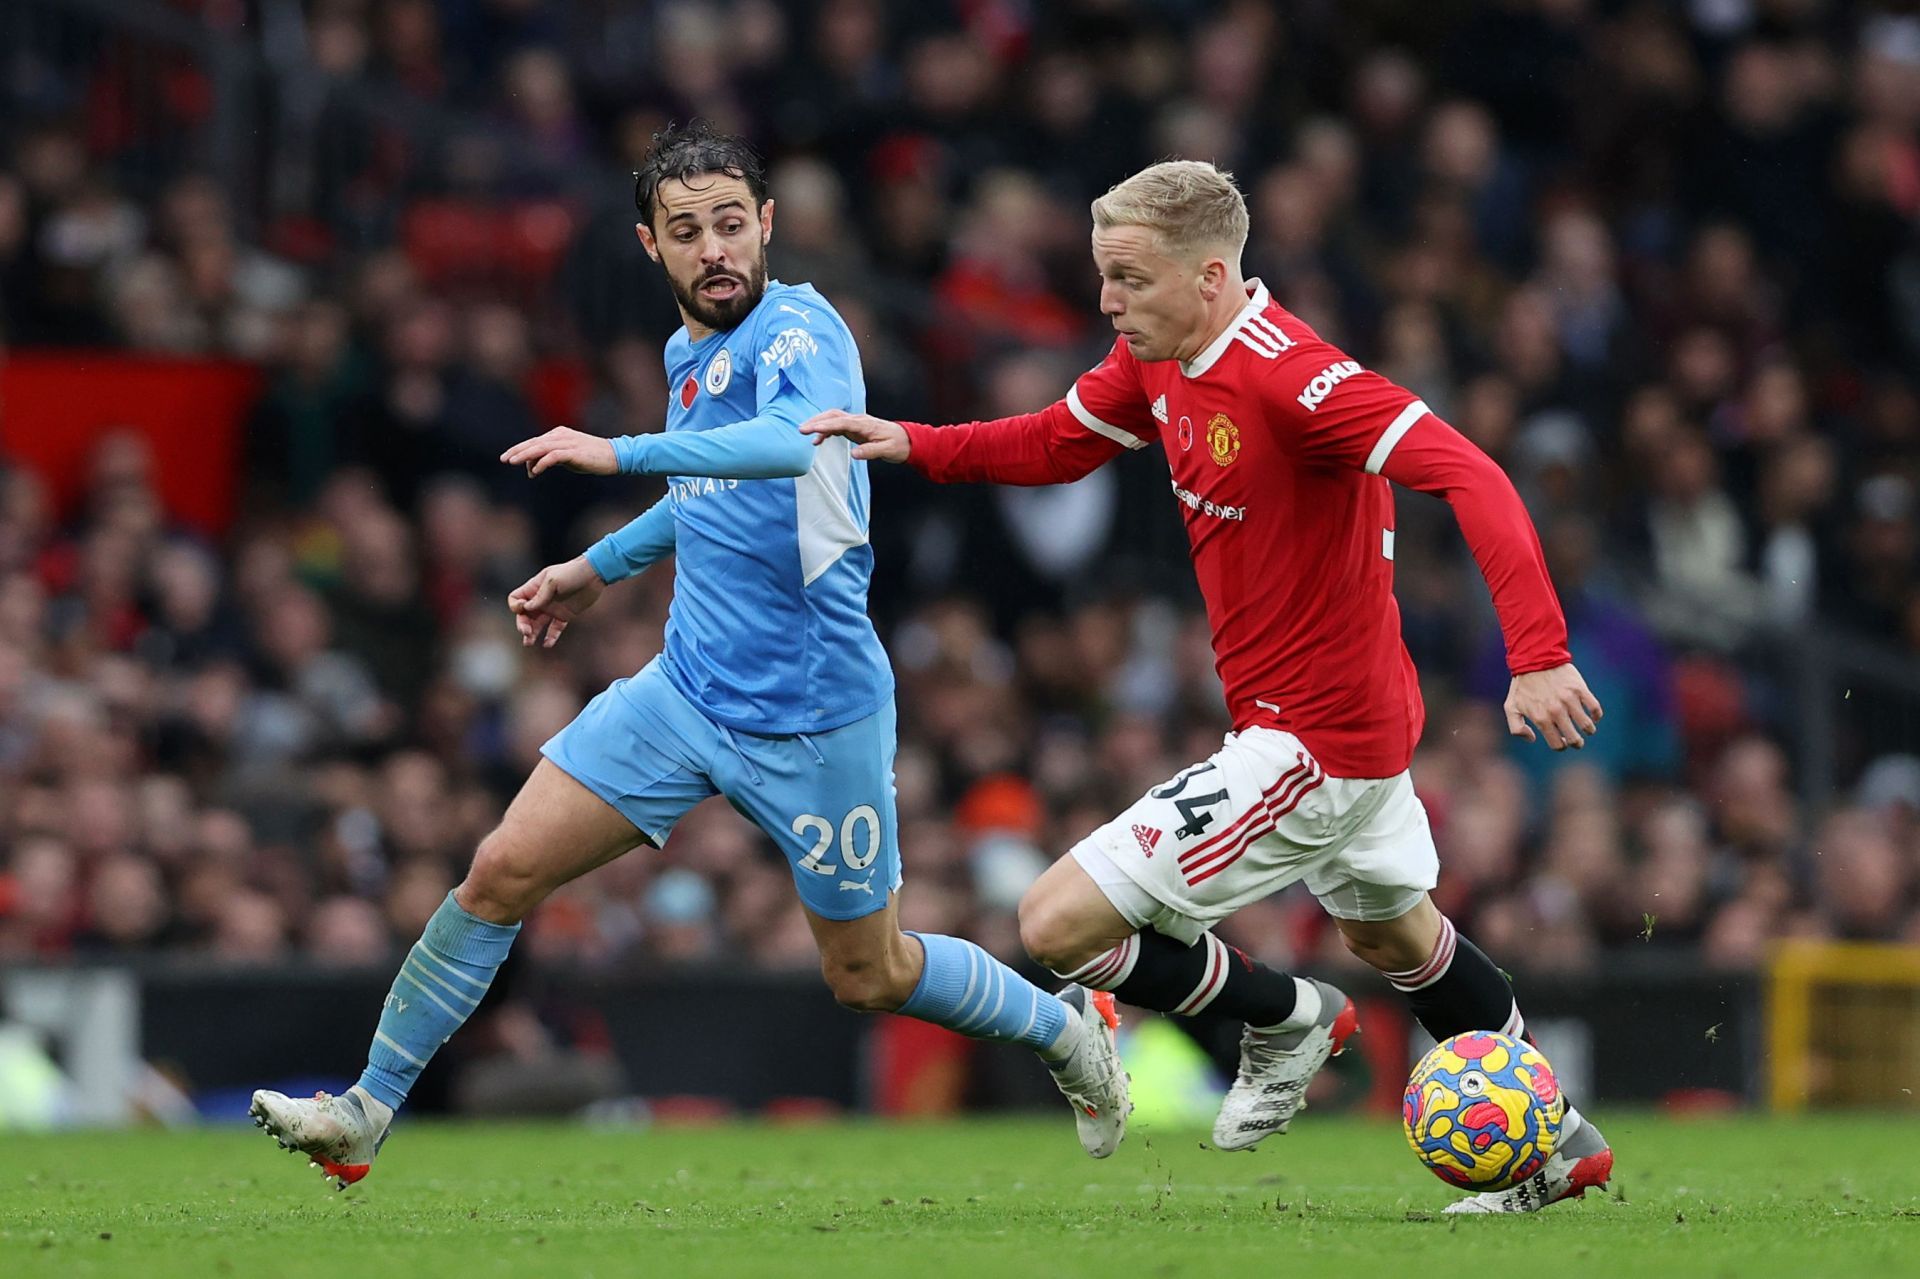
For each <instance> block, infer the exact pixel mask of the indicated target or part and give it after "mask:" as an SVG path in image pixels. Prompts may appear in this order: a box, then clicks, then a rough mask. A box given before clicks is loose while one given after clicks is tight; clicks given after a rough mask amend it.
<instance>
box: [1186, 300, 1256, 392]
mask: <svg viewBox="0 0 1920 1279" xmlns="http://www.w3.org/2000/svg"><path fill="white" fill-rule="evenodd" d="M1247 284H1248V286H1249V289H1248V296H1247V304H1246V305H1245V306H1243V307H1241V308H1240V314H1238V315H1236V316H1234V317H1233V323H1231V324H1229V325H1227V327H1226V328H1225V329H1222V330H1221V332H1220V336H1219V337H1217V338H1215V339H1214V340H1213V341H1212V342H1210V343H1208V344H1207V349H1206V350H1204V351H1202V352H1200V354H1198V355H1196V356H1194V357H1193V358H1192V359H1191V360H1182V361H1180V371H1181V372H1182V373H1184V374H1186V375H1187V376H1188V377H1199V376H1200V375H1201V374H1203V373H1205V372H1206V371H1207V370H1208V369H1210V368H1212V367H1213V366H1214V365H1215V364H1217V363H1219V361H1220V357H1221V356H1223V355H1225V354H1226V353H1227V344H1228V343H1229V342H1231V341H1233V335H1234V334H1236V333H1238V332H1239V331H1240V330H1241V328H1242V327H1243V326H1244V325H1245V324H1246V322H1247V321H1248V320H1249V319H1251V318H1252V317H1254V316H1256V315H1259V314H1260V313H1261V312H1262V311H1264V310H1266V309H1267V302H1268V301H1269V297H1268V294H1267V286H1266V285H1264V284H1262V283H1261V282H1260V280H1259V279H1258V277H1256V278H1254V279H1251V280H1248V281H1247Z"/></svg>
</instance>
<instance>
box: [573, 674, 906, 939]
mask: <svg viewBox="0 0 1920 1279" xmlns="http://www.w3.org/2000/svg"><path fill="white" fill-rule="evenodd" d="M895 733H896V728H895V720H894V710H893V702H892V701H891V700H889V701H888V702H887V704H886V705H885V706H883V707H882V708H881V709H879V710H878V711H875V712H874V713H873V714H871V715H869V716H867V717H866V718H865V719H860V720H855V721H854V722H853V723H851V724H846V725H842V726H841V727H839V728H835V729H829V730H827V731H826V732H821V733H807V734H803V735H797V736H792V737H762V736H759V735H757V734H754V733H748V732H743V731H741V730H740V729H729V728H726V727H724V726H722V725H720V724H718V723H715V722H714V721H713V720H712V719H709V718H708V717H707V714H706V712H704V711H702V710H701V709H700V708H699V707H698V706H695V705H694V704H693V703H692V702H691V701H689V700H688V699H687V696H686V695H685V694H684V693H682V692H681V691H680V690H679V689H678V688H676V687H675V686H674V683H673V681H672V680H671V679H669V678H668V676H667V673H666V670H665V669H664V668H663V667H662V665H661V662H660V659H659V658H657V657H656V658H655V659H654V660H653V661H651V662H648V663H647V665H646V667H645V668H644V669H643V670H641V672H640V673H639V674H638V675H635V676H633V677H631V678H630V679H623V680H617V681H615V682H614V684H613V685H612V686H611V687H610V688H608V689H607V691H606V692H604V693H602V694H600V696H598V697H596V698H594V699H593V700H592V701H591V702H589V703H587V707H586V709H585V710H583V711H581V712H580V714H579V715H578V716H576V717H575V718H574V721H573V722H572V723H571V724H568V725H567V726H566V727H565V728H563V729H561V730H560V731H559V732H558V733H556V734H554V736H553V738H552V740H550V741H548V742H547V744H546V745H545V746H542V747H541V748H540V753H541V754H543V755H545V756H546V757H547V758H548V759H550V760H552V761H553V762H554V764H555V765H557V766H558V767H559V768H560V769H561V771H563V772H565V773H566V774H567V775H568V776H569V777H572V778H574V779H575V780H576V781H578V782H579V783H580V784H581V785H583V786H585V787H586V788H587V789H588V790H590V791H592V792H593V793H594V794H595V795H598V796H599V797H600V798H601V799H603V800H605V801H606V802H607V803H609V804H611V805H613V807H614V808H616V809H618V810H619V811H620V813H621V815H622V816H624V817H625V818H626V819H627V820H628V821H630V822H632V823H633V824H634V825H635V826H637V827H638V828H639V829H640V833H641V834H643V835H645V836H646V837H647V838H648V839H650V840H652V841H653V843H654V844H655V845H656V846H661V845H664V844H665V843H666V842H667V836H668V835H669V834H671V833H672V832H673V827H674V824H675V823H676V822H678V821H679V820H680V818H681V817H682V816H684V815H685V813H686V811H687V810H688V809H689V808H692V807H693V806H694V805H695V804H697V803H699V802H700V801H701V800H703V799H706V798H707V797H709V796H711V795H725V796H726V797H727V802H728V803H730V804H732V805H733V806H734V807H735V808H736V809H738V810H739V811H740V812H741V814H742V815H743V816H745V817H746V818H747V820H749V821H751V822H752V823H753V824H754V825H756V826H758V827H759V828H760V829H761V830H763V831H765V832H766V833H767V834H768V835H769V836H771V837H772V839H773V842H774V843H776V844H778V845H779V846H780V851H781V852H783V853H785V854H786V856H787V861H788V862H789V863H790V864H791V865H792V867H793V882H794V886H795V887H797V888H798V889H799V890H800V900H801V902H802V903H804V904H805V906H806V908H807V909H808V910H810V911H812V912H813V913H814V914H816V915H820V916H823V917H824V918H827V919H858V918H860V917H861V916H862V915H870V914H872V913H873V912H874V911H876V910H879V909H881V908H882V907H883V906H885V905H886V904H887V895H888V894H889V893H891V892H893V891H894V890H895V889H897V888H899V887H900V822H899V817H898V815H897V814H896V812H895V809H894V788H893V754H894V747H895Z"/></svg>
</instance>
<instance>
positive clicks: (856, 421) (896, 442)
mask: <svg viewBox="0 0 1920 1279" xmlns="http://www.w3.org/2000/svg"><path fill="white" fill-rule="evenodd" d="M800 433H801V434H802V435H811V436H812V437H813V442H814V443H815V444H819V443H821V442H823V441H824V440H825V439H826V438H827V437H828V436H829V435H844V436H845V437H846V438H848V439H850V440H852V441H853V443H854V450H853V455H854V456H855V457H857V458H859V459H860V460H861V461H863V462H904V461H906V460H907V454H908V453H910V452H912V450H913V442H912V441H911V440H909V439H908V438H907V428H906V427H904V426H902V425H900V424H899V423H898V422H889V421H888V420H887V419H885V418H883V417H874V416H872V415H871V414H868V413H848V412H846V411H844V410H842V409H828V410H827V411H826V412H825V413H821V414H818V415H816V416H814V417H810V418H808V419H807V420H806V421H804V422H802V423H801V424H800Z"/></svg>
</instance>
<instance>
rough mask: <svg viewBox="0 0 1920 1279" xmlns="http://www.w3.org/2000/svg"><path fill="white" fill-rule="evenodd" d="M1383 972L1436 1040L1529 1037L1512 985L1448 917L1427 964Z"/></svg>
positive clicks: (1442, 922)
mask: <svg viewBox="0 0 1920 1279" xmlns="http://www.w3.org/2000/svg"><path fill="white" fill-rule="evenodd" d="M1384 976H1385V977H1386V979H1387V980H1388V981H1390V982H1392V983H1393V986H1394V989H1396V990H1398V991H1400V992H1401V993H1402V994H1404V995H1405V996H1406V997H1407V1002H1408V1003H1410V1004H1412V1005H1413V1015H1414V1016H1415V1017H1417V1018H1418V1019H1419V1021H1420V1024H1421V1025H1422V1026H1424V1027H1426V1029H1427V1033H1428V1034H1429V1035H1432V1036H1433V1037H1434V1039H1436V1040H1442V1039H1450V1038H1452V1037H1453V1036H1454V1035H1459V1034H1464V1033H1465V1032H1467V1031H1469V1030H1497V1031H1501V1032H1502V1033H1504V1034H1508V1035H1516V1036H1519V1037H1521V1038H1525V1037H1526V1033H1527V1023H1526V1021H1525V1020H1524V1019H1523V1018H1522V1017H1521V1016H1520V1004H1519V1002H1518V1001H1517V1000H1515V999H1514V997H1513V984H1512V983H1511V982H1509V981H1508V980H1507V975H1506V974H1505V973H1503V972H1501V971H1500V968H1499V966H1498V965H1497V964H1495V963H1494V962H1493V961H1492V960H1491V959H1488V958H1487V956H1486V954H1485V952H1483V951H1482V950H1481V949H1480V948H1479V947H1478V946H1476V945H1474V944H1473V943H1472V942H1470V941H1468V940H1467V939H1466V938H1464V937H1462V936H1460V935H1459V934H1458V933H1457V932H1455V931H1454V928H1453V921H1452V920H1450V919H1442V920H1441V921H1440V938H1439V940H1438V941H1436V942H1434V944H1433V954H1431V955H1429V956H1428V957H1427V962H1426V963H1424V964H1422V965H1420V967H1418V968H1412V969H1408V970H1407V971H1406V972H1403V973H1386V974H1384Z"/></svg>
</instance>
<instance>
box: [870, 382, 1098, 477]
mask: <svg viewBox="0 0 1920 1279" xmlns="http://www.w3.org/2000/svg"><path fill="white" fill-rule="evenodd" d="M901 425H902V426H904V427H906V429H907V440H908V442H909V444H910V445H911V451H910V452H909V453H908V455H907V462H908V464H909V465H911V466H913V467H914V468H915V469H916V470H918V471H919V472H920V473H921V474H923V475H925V476H926V477H927V478H928V479H930V480H937V481H939V482H941V483H954V482H956V481H965V480H990V481H992V482H994V483H996V484H1028V485H1032V484H1068V483H1071V482H1072V481H1074V480H1077V479H1079V478H1081V477H1082V476H1084V475H1087V474H1088V473H1090V472H1092V471H1094V470H1096V469H1098V468H1099V467H1101V466H1103V465H1104V464H1106V463H1107V462H1110V461H1112V460H1113V459H1114V458H1116V457H1118V456H1119V455H1120V454H1121V453H1123V452H1125V451H1126V446H1125V445H1123V444H1119V443H1117V442H1115V441H1114V440H1111V439H1109V438H1107V437H1106V436H1104V435H1100V434H1097V433H1095V432H1093V431H1090V430H1088V429H1087V428H1086V427H1085V426H1084V425H1082V424H1081V422H1080V421H1079V419H1078V418H1076V417H1075V415H1074V414H1073V412H1072V410H1071V409H1070V408H1069V407H1068V405H1067V402H1066V401H1065V400H1060V401H1058V402H1056V403H1054V404H1052V405H1049V406H1048V407H1047V408H1044V409H1042V410H1041V411H1040V412H1038V413H1022V414H1020V415H1019V416H1017V417H1003V418H996V419H995V420H993V421H991V422H965V423H960V424H957V425H954V426H928V425H926V424H925V423H922V422H903V423H901Z"/></svg>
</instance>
